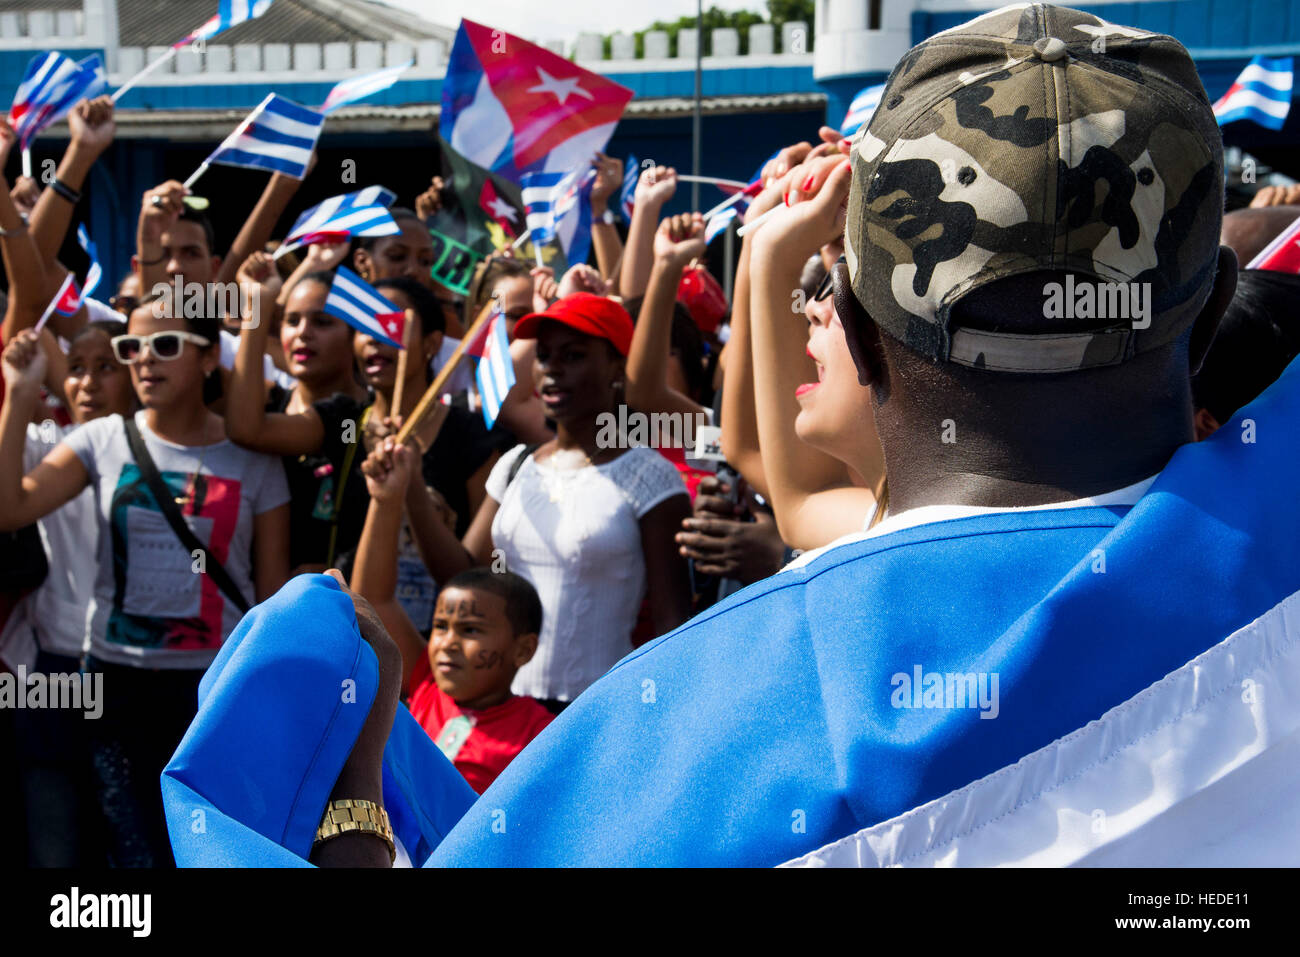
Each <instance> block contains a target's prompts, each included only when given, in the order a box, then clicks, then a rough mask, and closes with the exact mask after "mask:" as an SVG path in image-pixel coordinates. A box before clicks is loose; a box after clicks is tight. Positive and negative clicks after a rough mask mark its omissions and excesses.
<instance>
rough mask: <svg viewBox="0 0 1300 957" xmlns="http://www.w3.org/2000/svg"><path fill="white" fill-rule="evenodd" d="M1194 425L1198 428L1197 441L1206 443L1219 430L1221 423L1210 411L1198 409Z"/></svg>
mask: <svg viewBox="0 0 1300 957" xmlns="http://www.w3.org/2000/svg"><path fill="white" fill-rule="evenodd" d="M1192 425H1193V426H1195V428H1196V441H1197V442H1204V441H1205V440H1206V439H1208V438H1209V437H1210V436H1211V435H1213V434H1214V433H1215V432H1217V431H1218V430H1219V425H1220V422H1219V420H1218V419H1216V418H1215V417H1214V414H1213V413H1212V412H1211V411H1210V410H1209V409H1197V410H1196V416H1195V417H1194V418H1193V419H1192Z"/></svg>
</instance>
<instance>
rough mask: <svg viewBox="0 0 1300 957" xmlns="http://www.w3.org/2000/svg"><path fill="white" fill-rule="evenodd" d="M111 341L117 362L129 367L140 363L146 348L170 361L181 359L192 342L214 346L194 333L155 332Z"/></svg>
mask: <svg viewBox="0 0 1300 957" xmlns="http://www.w3.org/2000/svg"><path fill="white" fill-rule="evenodd" d="M109 341H110V343H111V344H112V346H113V354H114V355H115V356H117V361H118V362H120V363H122V364H123V365H128V366H129V365H133V364H135V363H137V362H139V361H140V358H141V357H142V356H143V355H144V350H145V349H146V348H147V349H148V350H149V351H150V352H151V353H153V354H154V356H156V357H157V358H159V359H166V360H168V361H170V360H172V359H176V358H179V357H180V354H181V350H182V349H183V348H184V346H185V343H187V342H192V343H194V344H195V345H196V346H199V347H200V348H202V347H206V346H210V345H212V341H211V340H210V339H205V338H204V337H203V336H200V335H198V334H197V333H193V332H155V333H152V334H151V335H147V336H114V337H113V338H112V339H111V340H109Z"/></svg>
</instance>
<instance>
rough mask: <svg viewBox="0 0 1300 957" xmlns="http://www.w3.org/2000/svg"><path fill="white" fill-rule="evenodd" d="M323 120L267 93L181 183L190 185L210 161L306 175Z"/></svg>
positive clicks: (307, 110) (308, 111)
mask: <svg viewBox="0 0 1300 957" xmlns="http://www.w3.org/2000/svg"><path fill="white" fill-rule="evenodd" d="M324 122H325V117H323V116H321V115H320V114H319V113H317V112H316V111H315V110H309V109H307V107H305V106H299V105H298V104H297V103H294V102H293V101H292V100H286V99H285V98H284V97H282V96H280V95H278V94H276V93H270V94H268V95H267V97H266V99H265V100H263V101H262V102H261V103H259V104H258V106H257V108H256V109H255V110H253V112H252V113H250V114H248V117H247V118H246V119H245V120H244V122H242V123H240V124H239V126H237V127H236V128H235V131H234V132H233V133H231V134H230V135H229V136H227V137H226V139H225V141H224V142H223V143H222V144H221V145H220V146H218V147H217V148H216V150H215V151H213V153H212V155H211V156H209V157H208V158H207V159H206V160H204V161H203V165H202V166H200V167H199V168H198V169H197V170H195V171H194V173H193V174H191V176H190V178H189V179H187V180H186V181H185V186H186V188H189V187H190V186H192V185H194V182H195V180H197V179H198V178H199V177H200V176H202V175H203V172H204V171H205V170H206V169H207V168H208V167H209V166H210V165H211V164H213V163H219V164H221V165H223V166H244V167H252V168H254V169H266V170H270V171H271V172H273V173H283V174H284V175H286V176H292V177H293V178H294V179H302V178H303V177H304V176H306V175H307V165H308V164H309V163H310V162H311V153H312V150H314V149H315V148H316V139H317V137H319V136H320V130H321V126H322V125H323V124H324Z"/></svg>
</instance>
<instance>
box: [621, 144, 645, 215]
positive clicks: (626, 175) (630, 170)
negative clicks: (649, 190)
mask: <svg viewBox="0 0 1300 957" xmlns="http://www.w3.org/2000/svg"><path fill="white" fill-rule="evenodd" d="M640 178H641V166H640V164H639V163H638V162H637V159H636V156H634V155H633V154H631V153H628V154H627V162H626V163H624V164H623V193H622V196H621V197H620V198H621V200H622V210H623V221H624V222H627V223H630V222H632V206H633V205H634V204H635V202H636V182H637V180H638V179H640Z"/></svg>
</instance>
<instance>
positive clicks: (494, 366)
mask: <svg viewBox="0 0 1300 957" xmlns="http://www.w3.org/2000/svg"><path fill="white" fill-rule="evenodd" d="M466 351H468V352H470V354H471V355H476V356H478V357H479V361H478V368H477V369H476V370H474V381H475V383H476V384H477V385H478V394H479V397H480V398H482V400H483V421H484V423H486V424H487V427H488V428H489V429H490V428H492V426H493V424H494V423H495V422H496V420H497V416H498V415H499V414H500V412H501V404H502V403H503V402H505V400H506V394H507V393H508V392H509V391H510V388H511V386H513V385H514V384H515V364H514V362H513V361H512V360H511V358H510V338H509V336H508V335H507V334H506V324H505V317H504V316H503V315H502V313H501V306H500V304H497V305H494V306H493V309H492V318H490V319H489V320H488V321H487V334H486V335H484V336H480V337H478V338H477V340H476V341H475V342H474V343H473V347H472V348H467V350H466Z"/></svg>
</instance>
